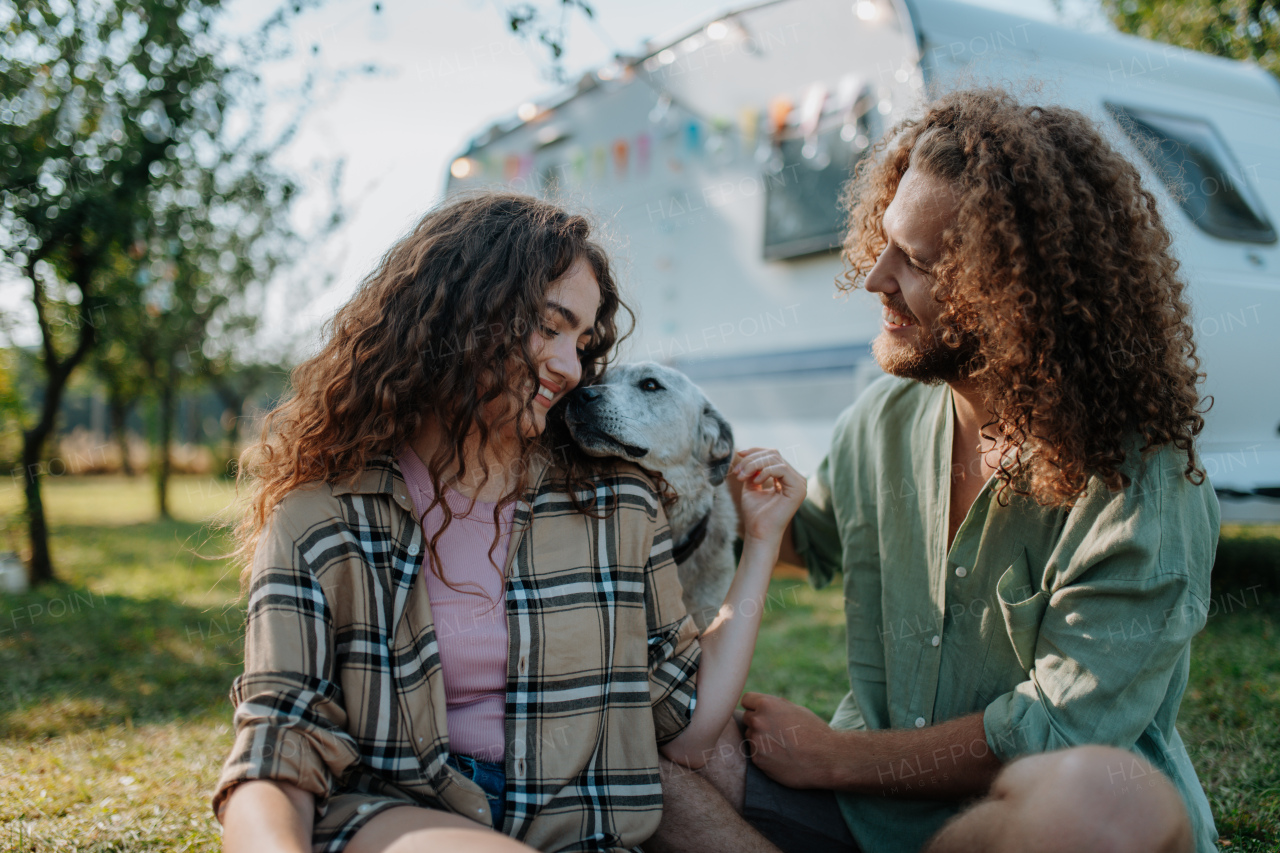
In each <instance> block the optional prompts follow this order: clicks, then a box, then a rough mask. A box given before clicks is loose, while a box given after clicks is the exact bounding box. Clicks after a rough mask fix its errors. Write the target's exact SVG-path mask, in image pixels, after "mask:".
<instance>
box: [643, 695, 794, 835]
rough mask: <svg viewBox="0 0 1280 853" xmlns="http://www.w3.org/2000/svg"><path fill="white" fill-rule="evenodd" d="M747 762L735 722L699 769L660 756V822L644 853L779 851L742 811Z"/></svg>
mask: <svg viewBox="0 0 1280 853" xmlns="http://www.w3.org/2000/svg"><path fill="white" fill-rule="evenodd" d="M748 760H749V759H748V758H747V755H746V748H745V744H744V743H743V739H742V732H741V731H739V729H738V724H737V722H735V721H733V720H730V721H729V725H728V726H726V727H725V730H724V733H723V734H721V735H720V740H719V742H718V743H717V744H716V750H715V755H714V756H713V757H712V758H711V760H710V761H708V762H707V765H706V766H705V767H703V768H702V769H701V770H690V769H689V768H687V767H681V766H680V765H678V764H672V763H671V762H669V761H667V760H666V759H661V761H660V770H661V772H662V822H661V823H660V824H658V831H657V832H656V833H654V835H653V837H652V838H650V839H649V840H648V841H646V842H645V843H644V849H645V851H646V853H676V851H682V850H696V851H700V853H778V848H776V847H774V846H773V845H772V844H770V843H769V841H768V839H766V838H765V837H764V836H763V835H761V834H760V833H759V832H757V831H756V830H755V828H753V827H752V826H751V824H749V823H747V822H746V821H745V820H743V819H742V816H741V814H740V812H741V811H742V803H743V799H744V791H745V787H746V778H747V761H748Z"/></svg>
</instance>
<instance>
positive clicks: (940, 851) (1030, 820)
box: [925, 746, 1195, 853]
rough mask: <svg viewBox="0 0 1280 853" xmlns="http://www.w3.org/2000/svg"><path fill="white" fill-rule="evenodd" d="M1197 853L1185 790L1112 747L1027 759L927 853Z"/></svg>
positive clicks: (959, 817) (956, 819)
mask: <svg viewBox="0 0 1280 853" xmlns="http://www.w3.org/2000/svg"><path fill="white" fill-rule="evenodd" d="M1081 850H1087V851H1089V853H1130V851H1133V853H1138V851H1142V853H1193V851H1194V850H1195V841H1194V839H1193V838H1192V836H1191V822H1190V820H1188V818H1187V811H1186V807H1185V806H1184V805H1183V802H1182V797H1181V796H1179V794H1178V791H1177V789H1175V788H1174V787H1173V784H1172V783H1171V782H1170V781H1169V780H1168V779H1167V778H1165V776H1164V775H1163V774H1162V773H1160V772H1159V771H1158V770H1156V769H1155V768H1154V767H1152V766H1151V765H1150V764H1148V763H1147V762H1146V761H1144V760H1143V759H1141V758H1139V757H1138V756H1136V755H1134V754H1133V753H1131V752H1127V751H1125V750H1122V749H1116V748H1114V747H1109V746H1082V747H1077V748H1075V749H1069V750H1063V751H1061V752H1049V753H1043V754H1040V755H1030V756H1027V757H1025V758H1021V759H1019V760H1017V761H1015V762H1013V763H1012V764H1010V765H1009V766H1008V767H1006V768H1005V769H1004V770H1002V771H1001V773H1000V775H999V776H997V777H996V779H995V781H994V782H993V783H992V785H991V792H990V793H989V794H988V796H987V797H986V799H984V800H982V801H981V802H979V803H978V804H977V805H975V806H974V807H973V808H971V809H969V810H968V811H965V812H963V813H962V814H959V815H957V816H956V817H954V818H952V819H951V820H950V821H949V822H948V823H947V825H946V826H944V827H943V828H942V829H941V830H940V831H939V832H938V834H937V835H935V836H934V837H933V839H932V840H931V841H930V843H929V844H928V845H927V846H926V847H925V851H926V853H977V851H984V853H1025V851H1035V853H1073V852H1074V851H1081Z"/></svg>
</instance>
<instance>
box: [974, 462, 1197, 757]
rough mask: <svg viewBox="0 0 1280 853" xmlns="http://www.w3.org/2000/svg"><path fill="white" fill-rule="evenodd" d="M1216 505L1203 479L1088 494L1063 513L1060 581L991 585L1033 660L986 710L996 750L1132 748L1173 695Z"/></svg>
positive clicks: (1183, 670)
mask: <svg viewBox="0 0 1280 853" xmlns="http://www.w3.org/2000/svg"><path fill="white" fill-rule="evenodd" d="M1204 492H1208V494H1207V495H1206V494H1203V493H1204ZM1216 506H1217V504H1216V501H1214V500H1213V497H1212V493H1211V491H1210V490H1209V487H1208V486H1207V485H1206V486H1203V487H1195V486H1192V485H1190V484H1187V483H1185V481H1184V482H1183V483H1181V484H1179V483H1176V482H1172V481H1170V480H1166V481H1164V483H1163V487H1160V488H1150V489H1148V491H1147V492H1145V493H1142V492H1141V491H1140V490H1139V492H1138V493H1137V494H1134V493H1132V490H1131V493H1129V494H1123V495H1116V496H1112V497H1110V498H1107V497H1106V496H1103V495H1093V496H1091V499H1090V501H1089V502H1087V503H1086V505H1085V506H1083V507H1078V508H1077V510H1073V513H1072V515H1073V516H1074V517H1072V518H1071V519H1070V521H1069V522H1068V524H1069V527H1073V528H1075V530H1074V531H1073V530H1071V529H1069V530H1068V531H1067V533H1066V535H1065V536H1064V538H1063V545H1062V547H1061V548H1060V549H1059V553H1060V556H1061V560H1062V562H1063V563H1064V565H1065V571H1063V573H1062V576H1061V580H1060V581H1059V582H1056V583H1054V584H1051V585H1050V586H1049V587H1048V588H1047V589H1042V590H1041V591H1039V592H1035V594H1034V595H1029V596H1028V595H1027V593H1029V592H1031V590H1030V589H1028V588H1026V587H1024V588H1023V592H1022V593H1021V594H1020V595H1013V596H1011V599H1012V600H1005V596H1004V594H1003V592H1001V593H999V594H998V597H1000V599H1001V600H1000V601H999V602H998V604H999V606H1000V608H1001V609H1002V611H1003V615H1004V617H1005V621H1006V624H1007V626H1008V628H1009V631H1010V632H1011V633H1012V634H1013V635H1014V636H1013V639H1014V644H1015V647H1016V646H1017V645H1018V635H1019V632H1022V634H1023V635H1025V636H1026V637H1027V638H1028V642H1027V652H1028V656H1029V657H1031V658H1032V660H1030V661H1028V663H1029V669H1028V676H1027V679H1026V680H1025V681H1023V682H1022V683H1020V684H1018V685H1017V686H1016V687H1015V688H1014V689H1013V690H1010V691H1008V692H1006V693H1004V694H1003V695H1001V696H998V697H997V698H996V699H995V700H994V701H992V702H991V703H990V704H988V706H987V707H986V709H985V712H984V716H983V722H984V725H985V728H986V735H987V741H988V744H989V745H990V746H991V748H992V750H993V751H994V753H995V754H996V755H997V756H998V757H999V758H1000V759H1001V760H1003V761H1010V760H1012V759H1013V758H1016V757H1017V756H1019V755H1023V754H1026V753H1033V752H1045V751H1048V750H1053V749H1060V748H1065V747H1072V746H1078V745H1081V744H1086V743H1104V744H1110V745H1114V746H1119V747H1125V748H1132V747H1133V746H1134V745H1135V744H1136V743H1138V741H1139V738H1141V737H1142V736H1143V733H1144V731H1146V730H1147V728H1148V726H1150V725H1151V723H1152V721H1153V720H1154V719H1155V717H1156V715H1157V713H1158V712H1159V711H1160V710H1161V706H1162V705H1163V704H1165V703H1166V702H1167V701H1171V700H1170V697H1171V696H1172V697H1173V699H1172V701H1176V700H1177V699H1178V698H1180V697H1181V693H1182V689H1183V687H1184V685H1185V680H1186V677H1187V668H1188V666H1189V660H1190V644H1191V639H1192V637H1194V636H1195V635H1196V633H1198V632H1199V631H1200V629H1201V628H1202V627H1204V623H1205V619H1206V617H1207V614H1208V605H1207V601H1206V599H1207V596H1208V576H1209V566H1210V565H1212V562H1213V555H1214V551H1215V548H1216V544H1217V533H1218V528H1217V521H1218V519H1217V510H1216ZM1012 589H1013V585H1010V590H1012ZM1037 616H1039V617H1040V618H1039V623H1038V626H1037V624H1036V618H1037ZM1020 654H1021V652H1020ZM1178 681H1181V682H1182V683H1177V682H1178ZM1171 687H1172V688H1173V689H1172V691H1171ZM1175 711H1176V706H1175Z"/></svg>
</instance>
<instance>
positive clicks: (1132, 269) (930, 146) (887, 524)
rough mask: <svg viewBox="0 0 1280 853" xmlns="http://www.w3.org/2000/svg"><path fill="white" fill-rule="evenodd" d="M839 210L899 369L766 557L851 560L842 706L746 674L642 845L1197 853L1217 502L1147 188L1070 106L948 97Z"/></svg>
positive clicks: (886, 852)
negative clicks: (1202, 633) (1201, 655)
mask: <svg viewBox="0 0 1280 853" xmlns="http://www.w3.org/2000/svg"><path fill="white" fill-rule="evenodd" d="M848 200H849V203H850V207H851V212H850V218H849V223H850V227H849V234H848V238H847V240H846V242H845V246H844V250H845V258H846V260H847V263H848V271H847V274H846V275H845V277H844V279H843V280H842V282H841V283H840V284H839V285H838V286H840V287H842V288H844V289H847V288H849V287H863V288H865V289H866V290H867V291H869V292H871V293H875V294H877V295H879V296H880V299H881V301H882V312H883V313H882V326H881V332H880V335H879V336H878V337H877V339H876V340H875V342H874V344H873V353H874V355H875V357H876V359H877V360H878V362H879V363H880V366H881V367H882V368H883V369H884V370H885V372H886V373H888V374H890V375H888V376H886V377H884V378H882V379H880V380H878V381H876V382H875V383H873V384H872V385H871V386H870V387H869V388H868V389H867V390H866V391H865V392H864V393H863V394H862V395H861V396H860V397H859V398H858V400H857V401H856V402H855V403H854V404H853V405H852V406H851V407H850V408H849V409H848V410H847V411H846V412H845V413H844V414H843V415H842V416H841V418H840V420H839V422H838V423H837V425H836V429H835V434H834V436H833V438H832V443H831V449H830V452H829V453H828V455H827V458H826V460H824V462H823V463H822V465H821V466H820V467H819V469H818V471H817V473H816V474H815V476H814V477H813V478H811V479H810V483H809V497H808V498H807V499H806V500H805V502H804V503H803V504H802V505H801V507H800V509H799V511H798V512H797V513H796V516H795V518H793V519H792V523H791V525H790V526H789V528H788V531H787V534H786V535H785V536H784V541H783V546H782V555H783V558H784V559H786V560H787V561H788V562H793V563H796V564H798V565H804V566H806V567H807V569H808V571H809V573H810V577H811V578H812V579H813V580H814V582H815V583H818V584H823V583H826V582H827V581H828V580H829V579H830V578H831V577H833V576H834V575H835V574H837V573H839V574H841V575H842V576H843V582H844V590H845V613H846V626H847V631H848V656H849V681H850V691H849V693H848V695H847V696H846V697H845V699H844V701H843V702H842V703H841V704H840V707H839V708H838V709H837V711H836V713H835V715H834V717H833V719H832V720H831V722H830V724H828V723H826V722H824V721H823V720H821V719H819V718H818V717H817V716H815V715H814V714H813V713H812V712H810V711H808V710H807V709H805V708H801V707H799V706H797V705H794V704H792V703H790V702H787V701H786V700H785V699H782V698H780V697H774V696H762V695H758V694H750V693H749V694H747V695H746V696H744V697H743V700H742V704H743V706H744V707H745V708H746V709H747V711H746V714H745V715H744V717H743V726H744V728H743V730H742V733H741V735H739V733H738V732H737V731H736V730H734V729H730V730H728V731H726V733H725V736H724V737H725V746H726V747H728V748H725V749H723V750H722V751H720V752H718V753H717V756H720V755H723V756H725V757H726V758H728V759H729V760H728V761H725V762H720V763H719V764H718V765H713V766H711V767H709V768H707V769H705V770H704V771H703V773H702V774H700V776H699V777H688V776H680V777H675V778H674V779H673V790H672V800H673V802H677V803H679V804H680V808H678V809H675V810H668V812H667V813H666V814H664V816H663V824H662V827H661V828H660V830H659V833H658V838H659V840H660V841H664V842H669V843H667V845H666V847H665V848H661V849H697V850H699V851H701V852H702V853H707V851H713V850H722V849H723V850H734V851H738V853H740V852H741V851H743V850H746V849H750V844H751V843H754V841H753V839H754V838H758V836H756V835H755V832H754V830H752V828H751V827H755V828H757V829H759V831H760V832H762V833H763V834H765V835H766V836H767V837H768V838H769V840H770V841H772V842H773V843H774V844H776V845H777V846H779V847H781V848H783V849H784V850H789V851H800V850H804V851H840V852H841V853H851V852H852V851H856V850H863V851H867V853H895V852H896V851H902V853H906V852H907V851H912V853H914V852H915V851H919V850H922V849H925V850H928V851H929V853H951V851H986V853H1001V851H1011V852H1012V851H1018V853H1026V851H1039V850H1093V849H1106V850H1125V851H1169V852H1170V853H1172V852H1173V851H1177V853H1189V851H1192V850H1196V851H1199V853H1210V851H1212V850H1214V849H1215V845H1214V838H1215V835H1216V833H1215V831H1214V824H1213V817H1212V814H1211V813H1210V810H1209V803H1208V800H1207V799H1206V797H1205V795H1204V791H1203V790H1202V789H1201V787H1200V783H1199V781H1198V780H1197V778H1196V772H1195V768H1194V767H1193V766H1192V764H1191V761H1190V758H1189V756H1188V755H1187V751H1186V749H1185V747H1184V746H1183V744H1182V741H1181V739H1180V737H1179V735H1178V731H1177V728H1176V725H1175V723H1176V720H1177V715H1178V708H1179V705H1180V703H1181V700H1182V692H1183V690H1184V689H1185V687H1186V684H1187V678H1188V671H1189V665H1190V648H1191V639H1192V637H1193V636H1194V635H1195V634H1196V633H1197V632H1198V631H1199V630H1200V628H1201V627H1203V625H1204V622H1205V618H1206V616H1207V613H1208V608H1207V602H1208V601H1209V595H1210V589H1209V571H1210V568H1211V566H1212V564H1213V558H1214V551H1215V548H1216V544H1217V535H1218V505H1217V500H1216V498H1215V497H1214V494H1213V490H1212V488H1211V487H1210V486H1209V484H1208V483H1207V482H1206V478H1205V476H1204V473H1203V471H1202V470H1201V469H1200V467H1199V465H1198V464H1197V461H1196V454H1195V448H1194V439H1195V436H1196V435H1197V434H1198V433H1199V432H1200V430H1201V427H1202V420H1201V414H1200V413H1201V411H1202V409H1201V407H1200V398H1199V395H1198V394H1197V390H1196V384H1197V381H1198V379H1199V375H1198V370H1199V363H1198V361H1197V359H1196V356H1195V346H1194V343H1193V340H1192V329H1191V324H1190V322H1189V319H1188V313H1189V312H1188V308H1187V302H1186V299H1185V297H1184V293H1183V290H1184V288H1183V284H1182V282H1181V281H1180V280H1179V279H1178V277H1177V269H1178V264H1177V261H1176V260H1175V259H1174V258H1173V256H1172V254H1171V247H1170V238H1169V234H1168V232H1167V231H1166V229H1165V227H1164V225H1163V224H1162V223H1161V220H1160V215H1159V212H1158V205H1157V202H1156V199H1155V197H1154V196H1153V195H1152V194H1151V193H1150V192H1148V191H1147V190H1146V189H1144V188H1143V185H1142V181H1141V178H1140V175H1139V172H1138V170H1137V169H1136V168H1134V166H1133V165H1131V164H1130V163H1129V162H1128V161H1127V160H1126V159H1125V158H1124V157H1123V156H1122V155H1121V154H1120V153H1119V152H1117V151H1116V150H1115V149H1114V148H1113V147H1112V146H1111V144H1110V143H1109V142H1108V141H1107V139H1106V137H1105V136H1104V135H1103V133H1102V132H1101V131H1100V129H1099V128H1098V127H1097V126H1096V125H1095V124H1094V123H1093V122H1092V121H1090V120H1089V119H1088V118H1087V117H1085V116H1084V115H1082V114H1081V113H1079V112H1076V111H1074V110H1071V109H1067V108H1063V107H1058V106H1039V105H1026V104H1022V103H1019V102H1018V101H1016V100H1015V99H1013V98H1012V97H1010V96H1009V95H1008V94H1006V93H1004V92H1002V91H995V90H966V91H959V92H954V93H952V94H949V95H946V96H944V97H941V98H939V99H938V100H936V101H934V102H933V103H930V104H928V105H927V106H926V108H925V110H924V112H923V115H922V117H921V118H919V119H915V120H911V121H907V122H905V123H904V124H902V125H900V126H898V127H897V128H895V129H894V130H893V131H891V132H890V134H889V135H888V136H887V137H886V138H885V140H883V141H882V143H880V145H879V147H878V149H877V150H876V152H875V156H873V157H871V158H869V159H868V160H867V161H865V163H864V167H863V169H862V171H861V172H860V174H859V175H858V176H857V178H856V179H855V181H854V182H853V183H852V185H851V188H850V190H849V193H848ZM742 737H745V738H746V739H747V741H749V742H750V744H751V745H752V746H753V747H754V750H755V751H754V753H753V758H752V760H751V761H750V762H748V761H746V760H736V759H735V756H737V755H738V754H739V753H738V751H737V750H736V749H735V748H734V747H735V746H736V745H737V744H738V743H739V742H740V741H741V738H742ZM779 744H781V745H780V746H779ZM698 778H705V779H706V781H707V783H709V784H710V785H711V786H712V787H714V789H715V791H718V792H719V793H720V794H721V795H722V796H723V797H724V799H726V800H727V801H728V803H729V805H730V806H733V807H735V808H723V807H722V808H721V810H720V811H719V812H715V808H716V807H715V806H714V805H713V804H712V805H708V802H709V801H711V802H712V803H714V796H713V794H712V793H709V792H708V791H707V790H706V788H705V787H701V788H700V787H699V785H698V783H697V782H696V781H695V779H698ZM735 812H736V813H737V814H740V815H741V816H742V817H741V818H739V817H738V816H737V814H735ZM710 813H717V814H719V815H721V817H722V819H721V820H719V821H718V822H711V823H712V828H709V829H707V830H706V833H705V834H699V827H704V826H707V825H708V821H707V820H706V819H705V818H704V817H703V816H704V815H706V814H710ZM743 818H745V820H746V822H747V823H749V824H750V826H748V825H747V823H744V822H743ZM708 835H712V836H714V839H715V840H712V839H710V838H708V837H707V836H708ZM654 849H655V850H656V849H660V848H659V847H657V846H654Z"/></svg>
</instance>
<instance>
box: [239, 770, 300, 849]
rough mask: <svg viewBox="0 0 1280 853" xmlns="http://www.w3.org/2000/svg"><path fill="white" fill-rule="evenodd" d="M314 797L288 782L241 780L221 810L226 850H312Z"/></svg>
mask: <svg viewBox="0 0 1280 853" xmlns="http://www.w3.org/2000/svg"><path fill="white" fill-rule="evenodd" d="M315 801H316V798H315V795H314V794H312V793H311V792H310V791H304V790H302V789H301V788H299V787H298V786H297V785H293V784H290V783H289V782H276V781H274V780H272V779H252V780H250V781H248V782H242V783H241V784H239V785H237V786H236V788H235V790H234V791H232V792H231V794H230V796H229V797H228V798H227V799H226V800H225V801H224V802H223V805H222V811H220V812H219V813H218V820H219V821H220V822H221V823H222V850H223V853H251V852H252V853H257V851H265V853H310V850H311V826H312V821H313V819H314V817H315V808H316V807H315Z"/></svg>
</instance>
